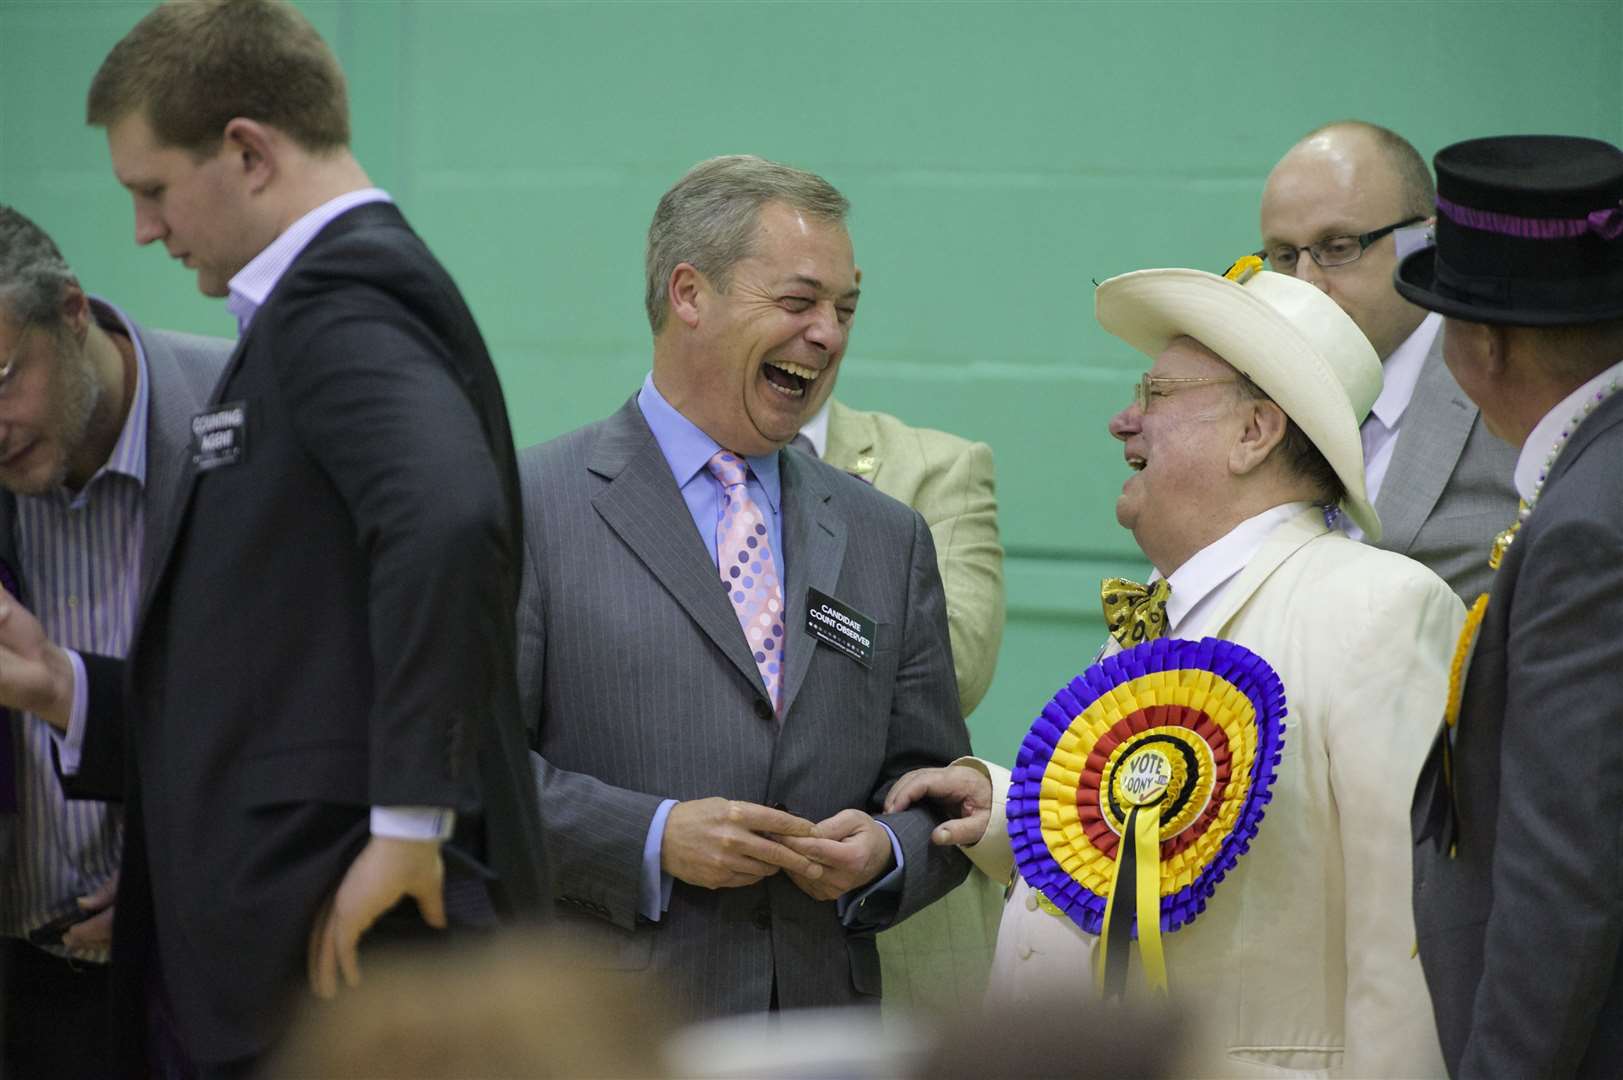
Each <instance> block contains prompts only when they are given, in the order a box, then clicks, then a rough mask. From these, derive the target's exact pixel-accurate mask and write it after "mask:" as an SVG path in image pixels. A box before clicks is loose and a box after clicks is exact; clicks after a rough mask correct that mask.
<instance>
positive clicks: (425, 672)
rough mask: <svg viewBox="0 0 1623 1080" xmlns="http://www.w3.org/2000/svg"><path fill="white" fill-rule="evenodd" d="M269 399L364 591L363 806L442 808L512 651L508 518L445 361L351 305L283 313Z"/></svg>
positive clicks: (407, 319)
mask: <svg viewBox="0 0 1623 1080" xmlns="http://www.w3.org/2000/svg"><path fill="white" fill-rule="evenodd" d="M281 325H282V326H283V327H288V328H295V327H296V328H298V329H297V332H296V333H295V332H294V331H292V330H291V329H289V330H287V331H284V334H285V340H281V341H278V342H276V343H275V347H274V350H273V355H274V356H275V357H276V360H277V364H278V386H279V389H280V391H281V394H282V397H283V404H284V406H285V408H286V410H287V413H288V415H289V418H290V422H291V424H292V426H293V429H294V432H295V434H296V436H297V438H298V440H299V442H300V445H301V447H302V448H303V450H304V451H305V453H307V454H308V455H309V456H310V457H311V458H312V459H313V460H314V461H315V462H316V463H317V465H318V466H319V467H320V468H321V469H322V471H323V472H324V473H325V474H326V476H327V477H328V478H329V479H330V481H331V482H332V484H333V485H334V487H335V488H336V489H337V490H338V492H339V494H340V496H341V497H342V499H343V500H344V502H345V503H346V505H347V506H348V508H349V511H350V514H351V516H352V518H353V520H354V528H355V536H356V542H357V543H358V544H359V545H360V546H361V547H362V549H363V550H364V551H365V553H366V556H367V561H368V565H369V567H370V576H369V580H368V584H367V593H366V597H365V602H366V604H367V610H368V624H369V629H370V634H371V646H372V670H371V671H370V672H365V673H357V676H356V677H357V678H368V679H370V680H371V682H372V686H373V705H372V714H371V716H370V717H369V718H368V722H369V731H370V750H369V769H370V775H369V777H368V797H369V799H370V801H371V803H372V805H374V806H379V805H400V806H439V807H454V806H457V805H459V803H460V801H461V799H460V798H459V792H460V790H461V788H462V786H463V785H464V784H465V783H466V780H467V777H468V776H469V774H470V773H471V771H472V769H473V767H474V758H473V755H474V752H475V748H476V747H477V746H478V745H479V743H480V741H481V740H480V738H479V735H478V732H477V729H476V725H478V724H482V723H486V722H489V719H488V717H486V716H484V715H483V714H484V713H485V712H486V710H487V704H486V703H487V701H488V699H489V695H488V694H487V693H485V692H484V691H483V688H486V687H490V686H492V685H494V680H495V679H496V678H497V677H498V676H497V671H496V669H495V667H494V665H496V664H497V660H496V658H497V657H499V656H500V655H501V652H502V650H503V649H506V648H511V645H510V642H511V637H510V634H511V631H510V629H507V630H504V628H503V627H502V625H501V621H502V620H504V619H508V618H511V604H512V598H513V592H512V584H511V583H512V582H515V581H516V579H517V559H518V553H517V552H515V551H513V550H511V549H512V547H513V543H512V532H511V529H512V520H513V519H512V517H511V515H512V514H513V513H516V512H517V508H516V507H509V506H508V503H507V496H506V493H505V491H504V488H503V484H502V481H501V477H500V475H499V472H498V468H497V465H496V462H495V460H494V459H493V457H492V454H491V449H490V444H489V441H488V436H487V434H486V432H485V430H484V427H483V425H482V423H481V422H480V419H479V416H478V415H477V414H476V412H475V409H474V406H473V404H472V401H471V400H470V397H469V391H468V390H466V389H465V387H464V385H463V384H462V382H460V381H459V379H458V377H457V376H456V375H454V374H453V371H460V368H458V367H456V366H455V365H457V364H458V363H459V361H457V359H456V358H453V357H451V356H450V355H448V353H447V351H446V346H445V344H444V343H443V342H442V341H441V340H440V339H439V338H438V337H437V336H436V335H435V334H434V333H432V332H431V331H430V330H429V329H428V328H427V327H426V326H425V325H424V324H422V322H421V321H420V320H419V319H418V318H417V317H416V316H414V315H413V314H411V313H409V312H407V311H405V310H404V309H403V308H401V307H400V306H399V305H398V304H397V303H395V302H393V301H391V300H389V299H387V298H385V297H383V296H382V294H374V293H372V292H370V291H367V290H364V289H348V290H345V291H344V292H342V293H341V294H338V295H336V296H330V297H329V296H320V295H318V296H313V297H311V298H308V299H304V300H303V301H302V302H300V303H298V304H291V303H290V304H288V305H287V307H286V311H285V313H284V318H283V320H282V324H281Z"/></svg>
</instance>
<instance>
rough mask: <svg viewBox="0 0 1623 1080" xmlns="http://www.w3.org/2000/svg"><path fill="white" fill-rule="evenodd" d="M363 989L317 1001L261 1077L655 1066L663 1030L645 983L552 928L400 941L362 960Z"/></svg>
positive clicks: (635, 1072)
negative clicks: (428, 946)
mask: <svg viewBox="0 0 1623 1080" xmlns="http://www.w3.org/2000/svg"><path fill="white" fill-rule="evenodd" d="M364 974H365V977H364V979H363V981H362V983H361V985H360V987H359V988H357V989H355V990H351V991H347V992H346V993H345V994H344V995H343V996H342V997H340V998H339V999H338V1001H337V1002H335V1003H331V1004H317V1003H315V1002H314V1001H313V1000H312V1002H311V1004H310V1007H309V1011H308V1012H307V1013H306V1015H305V1016H304V1017H302V1018H301V1020H300V1022H299V1023H298V1024H297V1025H296V1026H295V1027H294V1030H293V1034H292V1035H291V1036H290V1037H289V1039H288V1040H287V1044H286V1046H285V1047H284V1049H283V1051H282V1053H281V1054H280V1055H279V1056H278V1057H277V1058H276V1059H275V1060H274V1061H272V1062H271V1063H270V1065H269V1066H268V1067H267V1069H266V1071H265V1075H266V1076H300V1077H363V1076H364V1077H379V1076H387V1077H392V1078H400V1080H410V1078H418V1077H424V1078H426V1077H469V1076H477V1077H493V1078H494V1077H525V1078H539V1080H546V1078H552V1077H558V1078H563V1077H580V1076H614V1077H628V1078H630V1077H654V1076H660V1075H663V1072H662V1067H661V1063H660V1056H659V1055H660V1051H661V1047H662V1045H663V1043H664V1040H665V1038H666V1036H667V1035H668V1034H669V1032H670V1030H671V1026H672V1025H671V1021H670V1018H669V1016H668V1014H667V1012H666V1010H665V1008H664V1006H663V1004H662V1003H661V1002H659V1001H657V1000H655V998H654V990H655V987H654V985H653V984H652V982H651V981H650V980H648V979H646V978H644V977H641V976H640V975H637V974H631V973H619V972H606V971H602V970H593V969H592V968H590V967H589V966H588V965H587V964H586V963H584V962H583V961H582V960H581V959H580V958H579V957H578V956H577V955H573V954H570V953H569V952H568V951H567V950H561V949H560V948H559V947H558V945H557V943H556V942H555V941H553V940H552V939H551V938H549V937H546V936H543V935H535V934H528V935H526V934H516V935H510V936H499V937H496V938H493V939H492V940H491V941H490V942H489V943H488V944H481V945H478V946H473V947H468V948H459V949H454V950H453V949H433V950H429V951H416V950H407V949H401V950H398V951H396V952H394V953H393V954H388V953H385V954H383V955H381V956H378V957H377V958H375V959H372V960H370V961H369V962H368V964H367V967H366V970H365V973H364Z"/></svg>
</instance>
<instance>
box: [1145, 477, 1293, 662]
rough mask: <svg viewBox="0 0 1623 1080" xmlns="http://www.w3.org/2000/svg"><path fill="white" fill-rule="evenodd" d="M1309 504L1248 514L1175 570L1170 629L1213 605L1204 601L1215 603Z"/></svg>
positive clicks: (1283, 505) (1169, 603)
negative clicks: (1271, 536)
mask: <svg viewBox="0 0 1623 1080" xmlns="http://www.w3.org/2000/svg"><path fill="white" fill-rule="evenodd" d="M1310 505H1312V504H1311V503H1307V502H1289V503H1281V504H1280V505H1278V506H1275V507H1273V508H1271V509H1268V510H1264V511H1263V512H1262V513H1260V514H1257V515H1256V516H1254V517H1248V518H1246V519H1245V520H1244V521H1242V522H1240V523H1239V524H1238V525H1236V526H1234V528H1232V529H1230V530H1229V531H1228V532H1227V533H1225V534H1224V535H1223V536H1221V537H1220V538H1218V539H1217V540H1214V541H1213V542H1212V543H1210V544H1207V545H1206V546H1205V547H1203V548H1201V549H1200V550H1199V551H1197V552H1195V554H1194V555H1192V556H1190V558H1189V560H1188V561H1187V562H1185V563H1184V564H1183V565H1182V566H1180V567H1178V569H1176V570H1174V571H1173V572H1172V576H1171V577H1169V578H1168V579H1167V584H1168V585H1170V586H1172V595H1171V596H1170V597H1168V598H1167V632H1168V633H1169V634H1175V633H1177V632H1178V631H1179V630H1180V628H1181V627H1182V625H1183V623H1184V621H1185V620H1186V619H1188V617H1189V616H1190V615H1191V614H1193V613H1194V612H1195V610H1196V609H1197V608H1202V609H1204V608H1207V607H1209V606H1210V605H1208V604H1206V603H1205V602H1206V601H1207V600H1211V601H1212V602H1213V603H1215V602H1216V599H1217V597H1218V596H1220V595H1221V594H1222V591H1223V589H1224V587H1225V586H1227V585H1228V583H1229V582H1230V581H1231V580H1232V579H1233V578H1234V576H1235V575H1236V574H1238V573H1239V572H1240V571H1241V570H1243V569H1245V565H1246V563H1248V562H1250V561H1251V560H1252V559H1253V558H1254V557H1255V556H1256V554H1257V552H1258V551H1259V550H1260V549H1261V548H1262V545H1263V542H1264V541H1266V540H1267V539H1268V534H1269V533H1271V532H1273V531H1274V530H1275V529H1276V528H1278V527H1279V526H1280V525H1283V524H1284V523H1285V522H1287V521H1289V520H1290V519H1291V518H1294V517H1295V516H1296V515H1298V514H1300V513H1301V512H1302V511H1304V510H1306V509H1307V508H1308V507H1309V506H1310ZM1159 576H1160V575H1159V574H1157V575H1155V576H1154V577H1151V579H1150V580H1151V581H1153V580H1155V577H1159Z"/></svg>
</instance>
